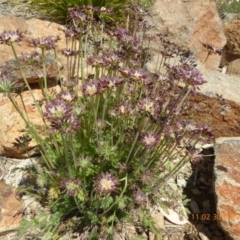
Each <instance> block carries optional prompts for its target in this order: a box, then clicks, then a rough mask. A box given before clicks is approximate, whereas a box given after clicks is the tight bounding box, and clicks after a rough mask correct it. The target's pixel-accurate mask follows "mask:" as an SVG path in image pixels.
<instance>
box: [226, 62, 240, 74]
mask: <svg viewBox="0 0 240 240" xmlns="http://www.w3.org/2000/svg"><path fill="white" fill-rule="evenodd" d="M227 74H229V75H237V76H240V58H239V59H236V60H234V61H232V62H230V63H229V65H228V67H227Z"/></svg>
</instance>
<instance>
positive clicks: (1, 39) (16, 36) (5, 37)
mask: <svg viewBox="0 0 240 240" xmlns="http://www.w3.org/2000/svg"><path fill="white" fill-rule="evenodd" d="M22 38H23V34H22V33H21V32H19V31H18V30H17V31H4V32H2V33H1V34H0V43H1V44H2V43H3V44H10V43H14V42H20V41H21V40H22Z"/></svg>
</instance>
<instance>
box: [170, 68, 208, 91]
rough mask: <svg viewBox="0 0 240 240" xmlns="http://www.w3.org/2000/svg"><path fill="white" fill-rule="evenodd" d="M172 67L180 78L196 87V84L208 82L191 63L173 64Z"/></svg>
mask: <svg viewBox="0 0 240 240" xmlns="http://www.w3.org/2000/svg"><path fill="white" fill-rule="evenodd" d="M171 69H172V71H173V73H174V74H175V75H176V76H177V77H178V78H180V79H182V80H183V81H184V82H186V83H187V84H189V85H191V86H193V87H194V89H195V87H196V86H198V85H202V84H204V83H206V81H205V80H204V78H203V77H202V74H201V73H200V72H199V71H198V70H197V69H196V68H194V67H193V66H191V65H185V66H181V67H176V66H173V67H171Z"/></svg>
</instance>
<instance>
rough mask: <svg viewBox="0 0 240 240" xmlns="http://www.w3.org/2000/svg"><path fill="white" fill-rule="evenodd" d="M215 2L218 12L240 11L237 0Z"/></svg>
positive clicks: (217, 0)
mask: <svg viewBox="0 0 240 240" xmlns="http://www.w3.org/2000/svg"><path fill="white" fill-rule="evenodd" d="M216 4H217V8H218V11H219V12H220V13H225V12H228V13H240V2H239V0H216Z"/></svg>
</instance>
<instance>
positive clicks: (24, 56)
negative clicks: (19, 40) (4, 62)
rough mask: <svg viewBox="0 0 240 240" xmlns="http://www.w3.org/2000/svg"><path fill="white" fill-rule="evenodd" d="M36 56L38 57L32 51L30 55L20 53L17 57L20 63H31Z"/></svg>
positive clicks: (37, 54)
mask: <svg viewBox="0 0 240 240" xmlns="http://www.w3.org/2000/svg"><path fill="white" fill-rule="evenodd" d="M38 56H39V53H38V52H37V51H32V52H30V53H28V52H24V53H21V55H20V56H19V60H20V61H21V62H27V63H31V62H32V61H35V60H37V57H38Z"/></svg>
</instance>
